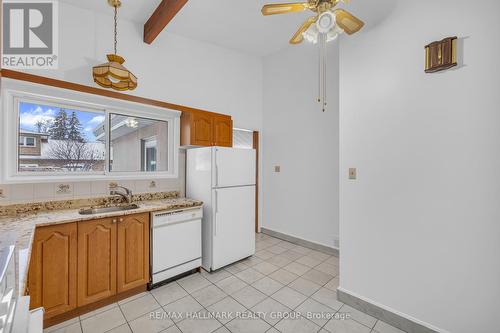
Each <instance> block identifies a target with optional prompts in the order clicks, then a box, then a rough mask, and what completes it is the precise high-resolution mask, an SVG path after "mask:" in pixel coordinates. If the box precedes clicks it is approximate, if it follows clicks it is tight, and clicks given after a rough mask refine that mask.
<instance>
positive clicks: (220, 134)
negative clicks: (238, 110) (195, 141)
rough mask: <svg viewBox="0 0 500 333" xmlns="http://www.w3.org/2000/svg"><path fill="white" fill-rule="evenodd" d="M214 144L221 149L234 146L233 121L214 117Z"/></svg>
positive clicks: (227, 118) (228, 118)
mask: <svg viewBox="0 0 500 333" xmlns="http://www.w3.org/2000/svg"><path fill="white" fill-rule="evenodd" d="M213 130H214V134H213V135H214V144H215V145H216V146H220V147H232V146H233V121H232V120H231V118H230V117H221V116H214V118H213Z"/></svg>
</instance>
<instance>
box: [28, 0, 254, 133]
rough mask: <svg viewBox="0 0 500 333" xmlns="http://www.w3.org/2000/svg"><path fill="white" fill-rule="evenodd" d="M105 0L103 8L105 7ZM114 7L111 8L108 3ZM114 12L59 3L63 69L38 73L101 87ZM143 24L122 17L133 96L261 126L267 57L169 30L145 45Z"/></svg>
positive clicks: (121, 39)
mask: <svg viewBox="0 0 500 333" xmlns="http://www.w3.org/2000/svg"><path fill="white" fill-rule="evenodd" d="M105 5H106V4H105V2H104V4H103V6H105ZM103 8H105V9H109V7H103ZM111 14H112V10H111V9H109V10H107V11H105V12H101V13H98V12H94V11H89V10H86V9H82V8H79V7H76V6H73V5H71V4H68V3H65V2H62V1H61V2H60V3H59V17H60V19H59V69H58V70H47V71H40V70H37V71H33V73H34V74H38V75H43V76H49V77H53V78H58V79H62V80H66V81H70V82H76V83H81V84H85V85H89V86H96V85H95V83H94V82H93V80H92V66H95V65H97V64H100V63H103V62H106V61H107V59H106V54H108V53H113V18H112V16H111ZM142 35H143V26H142V25H141V24H137V23H134V22H131V21H127V20H125V19H120V18H119V21H118V53H119V54H120V55H122V56H123V57H124V58H125V60H126V61H125V64H124V65H125V66H126V67H127V68H128V69H129V70H130V71H132V72H133V73H134V74H135V75H136V76H137V77H138V78H139V85H138V88H137V89H136V90H134V91H132V92H129V93H130V94H134V95H138V96H142V97H148V98H153V99H158V100H161V101H166V102H170V103H176V104H182V105H186V106H190V107H195V108H201V109H205V110H207V111H213V112H218V113H224V114H230V115H232V116H233V120H234V124H235V126H238V127H244V128H251V129H260V128H261V126H262V61H261V59H260V58H259V57H254V56H247V55H244V54H242V53H238V52H235V51H232V50H229V49H225V48H221V47H218V46H215V45H213V44H209V43H205V42H200V41H195V40H192V39H187V38H184V37H181V36H178V35H175V34H172V33H169V32H168V27H167V28H166V29H165V30H164V31H163V32H162V33H161V34H160V35H159V36H158V38H157V39H156V40H155V41H154V42H153V44H152V45H148V44H145V43H143V41H142V40H143V38H142Z"/></svg>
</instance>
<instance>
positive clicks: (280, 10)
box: [262, 2, 309, 15]
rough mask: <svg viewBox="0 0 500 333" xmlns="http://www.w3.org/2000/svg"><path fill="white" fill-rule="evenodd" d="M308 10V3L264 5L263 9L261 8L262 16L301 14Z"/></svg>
mask: <svg viewBox="0 0 500 333" xmlns="http://www.w3.org/2000/svg"><path fill="white" fill-rule="evenodd" d="M308 8H309V3H307V2H299V3H276V4H269V5H264V7H262V15H275V14H285V13H293V12H301V11H303V10H306V9H308Z"/></svg>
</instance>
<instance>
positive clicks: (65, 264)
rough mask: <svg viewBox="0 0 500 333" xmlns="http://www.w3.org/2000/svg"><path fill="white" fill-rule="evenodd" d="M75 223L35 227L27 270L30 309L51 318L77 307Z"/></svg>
mask: <svg viewBox="0 0 500 333" xmlns="http://www.w3.org/2000/svg"><path fill="white" fill-rule="evenodd" d="M76 263H77V224H76V223H67V224H60V225H54V226H48V227H42V228H37V230H36V233H35V239H34V242H33V248H32V253H31V262H30V268H29V280H28V288H29V289H28V290H29V294H30V296H31V297H30V308H31V309H34V308H38V307H44V308H45V318H50V317H54V316H57V315H59V314H62V313H64V312H67V311H70V310H72V309H75V308H76V299H77V297H76V281H77V277H76V274H77V273H76V272H77V264H76Z"/></svg>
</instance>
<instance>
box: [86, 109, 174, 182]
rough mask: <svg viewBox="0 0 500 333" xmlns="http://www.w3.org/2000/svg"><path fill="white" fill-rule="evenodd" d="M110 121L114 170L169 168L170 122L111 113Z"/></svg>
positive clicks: (111, 155) (161, 169) (111, 169)
mask: <svg viewBox="0 0 500 333" xmlns="http://www.w3.org/2000/svg"><path fill="white" fill-rule="evenodd" d="M109 122H110V124H109V128H110V134H109V136H110V139H109V144H110V167H109V168H110V171H113V172H138V171H149V172H155V171H168V122H167V121H162V120H155V119H146V118H139V117H132V116H125V115H119V114H110V117H109ZM103 133H104V132H103ZM96 135H98V137H99V135H100V133H96Z"/></svg>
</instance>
